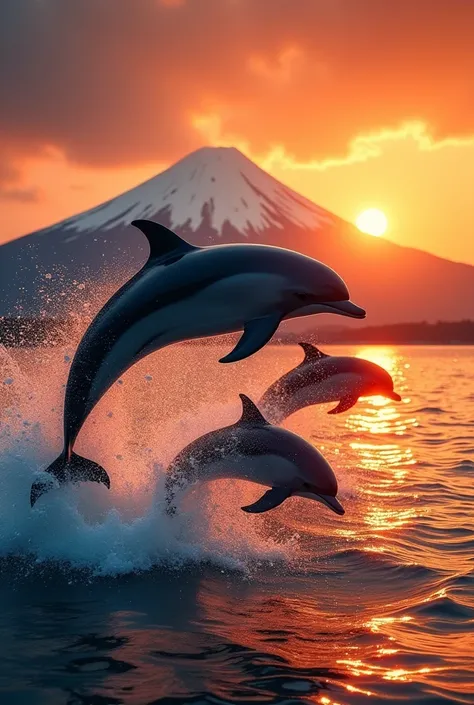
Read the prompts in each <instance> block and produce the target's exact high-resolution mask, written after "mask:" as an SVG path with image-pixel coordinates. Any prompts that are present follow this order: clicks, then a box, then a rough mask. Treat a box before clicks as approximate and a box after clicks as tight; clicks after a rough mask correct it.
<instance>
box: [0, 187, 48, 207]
mask: <svg viewBox="0 0 474 705" xmlns="http://www.w3.org/2000/svg"><path fill="white" fill-rule="evenodd" d="M39 199H40V191H39V189H37V188H9V187H8V186H7V187H1V188H0V201H18V202H19V203H37V202H38V201H39Z"/></svg>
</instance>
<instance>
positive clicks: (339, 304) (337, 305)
mask: <svg viewBox="0 0 474 705" xmlns="http://www.w3.org/2000/svg"><path fill="white" fill-rule="evenodd" d="M327 305H328V306H330V307H331V308H333V309H335V311H336V312H337V313H339V314H341V316H349V318H365V317H366V315H367V314H366V311H365V309H363V308H361V307H360V306H357V305H356V304H353V303H352V301H335V302H331V303H329V304H327Z"/></svg>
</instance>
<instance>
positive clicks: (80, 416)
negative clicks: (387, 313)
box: [30, 220, 365, 506]
mask: <svg viewBox="0 0 474 705" xmlns="http://www.w3.org/2000/svg"><path fill="white" fill-rule="evenodd" d="M132 225H133V226H135V227H136V228H138V229H139V230H141V232H142V233H143V234H144V235H145V237H146V238H147V240H148V244H149V247H150V255H149V258H148V260H147V262H146V263H145V265H144V266H143V267H142V269H141V270H140V271H139V272H137V274H135V275H134V276H133V277H132V278H131V279H130V280H129V281H128V282H126V283H125V284H124V285H123V286H122V287H121V288H120V289H119V290H118V291H117V292H116V293H115V294H114V295H113V296H112V297H111V298H110V299H109V300H108V301H107V303H106V304H105V306H104V307H103V308H102V309H101V310H100V311H99V313H98V314H97V315H96V317H95V318H94V320H93V321H92V323H91V324H90V325H89V328H88V329H87V330H86V332H85V334H84V336H83V338H82V340H81V342H80V343H79V346H78V348H77V351H76V354H75V356H74V359H73V361H72V364H71V368H70V371H69V377H68V381H67V385H66V394H65V401H64V433H63V436H64V439H63V440H64V445H63V450H62V452H61V455H60V456H59V457H58V458H57V459H56V460H55V461H54V462H53V463H52V464H51V465H50V466H49V467H48V468H46V471H47V472H48V473H50V475H52V478H50V480H51V481H50V482H45V481H44V480H38V481H36V482H35V483H34V484H33V486H32V488H31V495H30V501H31V505H32V506H33V505H34V504H35V502H36V501H37V499H38V497H40V496H41V495H42V494H43V493H44V492H45V491H47V490H48V489H50V487H51V486H52V481H53V478H55V479H56V481H57V482H58V483H59V484H62V483H64V482H67V481H72V482H81V481H87V480H90V481H93V482H100V483H103V484H104V485H106V487H108V488H109V487H110V479H109V477H108V474H107V472H106V471H105V470H104V469H103V468H102V467H101V466H100V465H97V464H96V463H94V462H92V461H91V460H88V459H87V458H83V457H81V456H80V455H77V454H76V453H74V452H73V447H74V443H75V441H76V438H77V436H78V434H79V431H80V430H81V428H82V426H83V424H84V422H85V420H86V418H87V417H88V415H89V414H90V413H91V411H92V409H93V408H94V407H95V405H96V404H97V402H98V401H99V400H100V399H101V397H102V396H103V395H104V394H105V393H106V391H107V390H108V389H109V387H110V386H111V385H112V384H113V383H114V382H115V381H116V380H117V379H118V378H119V377H120V375H122V374H124V372H126V370H128V369H129V368H130V367H131V366H132V365H134V364H135V363H136V362H138V361H139V360H141V359H142V358H144V357H145V356H146V355H149V354H150V353H153V352H155V351H156V350H159V349H160V348H163V347H165V346H166V345H171V344H172V343H178V342H181V341H184V340H190V339H193V338H203V337H208V336H215V335H221V334H223V333H233V332H236V331H240V330H242V329H243V331H244V332H243V335H242V337H241V338H240V340H239V341H238V343H237V345H236V346H235V348H234V350H232V352H230V353H229V354H228V355H226V356H225V357H223V358H222V359H221V360H220V362H224V363H227V362H235V361H237V360H243V359H244V358H246V357H248V356H249V355H253V353H255V352H257V350H260V348H262V347H263V346H264V345H265V344H266V343H267V342H268V341H269V340H270V338H271V337H272V336H273V334H274V333H275V331H276V329H277V328H278V326H279V324H280V322H281V321H282V319H284V318H293V317H296V316H306V315H311V314H313V313H323V312H332V313H337V314H340V315H343V316H351V317H354V318H364V317H365V311H364V310H363V309H362V308H360V307H359V306H356V305H355V304H353V303H352V302H351V301H350V300H349V292H348V290H347V286H346V284H345V283H344V281H343V280H342V279H341V277H340V276H339V275H338V274H336V272H334V271H333V270H332V269H330V268H329V267H327V266H326V265H324V264H322V263H321V262H318V261H316V260H314V259H311V258H310V257H306V256H304V255H301V254H299V253H297V252H293V251H291V250H285V249H283V248H279V247H272V246H269V245H247V244H230V245H217V246H211V247H195V246H193V245H190V244H189V243H188V242H185V241H184V240H183V239H181V238H180V237H179V236H178V235H176V234H175V233H174V232H172V231H171V230H169V229H168V228H165V227H164V226H163V225H159V224H158V223H154V222H152V221H149V220H134V221H133V222H132Z"/></svg>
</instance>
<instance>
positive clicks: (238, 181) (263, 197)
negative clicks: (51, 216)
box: [57, 147, 336, 241]
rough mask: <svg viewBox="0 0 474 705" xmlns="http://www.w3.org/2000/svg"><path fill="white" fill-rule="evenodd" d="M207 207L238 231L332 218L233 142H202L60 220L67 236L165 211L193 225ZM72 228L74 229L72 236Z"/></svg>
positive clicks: (212, 217) (173, 223) (215, 221)
mask: <svg viewBox="0 0 474 705" xmlns="http://www.w3.org/2000/svg"><path fill="white" fill-rule="evenodd" d="M204 209H207V214H208V218H209V221H210V225H211V226H212V228H213V229H214V230H215V231H216V232H217V233H218V234H219V235H222V232H223V227H224V224H225V223H229V224H230V225H231V226H232V227H234V228H235V229H237V230H238V231H240V232H241V233H244V234H246V233H248V232H251V231H253V232H256V233H258V232H261V231H263V230H265V229H266V228H268V227H276V228H280V229H281V228H283V227H284V224H285V223H288V221H289V222H290V223H293V224H295V225H297V226H299V227H302V228H307V229H313V228H318V227H321V225H323V224H332V223H334V221H335V220H336V219H335V218H334V217H333V216H331V214H330V213H328V212H327V211H325V210H323V209H322V208H319V207H318V206H316V205H315V204H314V203H312V202H311V201H309V200H308V199H306V198H304V197H303V196H300V195H299V194H297V193H296V192H295V191H292V190H291V189H290V188H288V187H287V186H284V185H283V184H282V183H280V182H279V181H277V180H276V179H274V178H273V177H272V176H270V175H269V174H267V173H266V172H265V171H263V169H260V167H258V166H257V165H256V164H254V163H253V162H252V161H250V159H248V158H247V157H245V156H244V155H243V154H242V153H241V152H239V151H238V150H237V149H235V148H234V147H202V148H201V149H198V150H196V151H195V152H192V153H191V154H189V155H188V156H186V157H184V158H183V159H181V160H180V161H179V162H177V163H176V164H174V165H173V166H171V167H170V168H169V169H166V171H163V172H162V173H161V174H158V175H157V176H154V177H153V178H151V179H149V180H148V181H145V183H143V184H141V185H139V186H136V187H135V188H132V189H131V190H130V191H127V192H126V193H124V194H122V195H121V196H117V197H116V198H114V199H112V200H110V201H107V202H106V203H104V204H102V205H100V206H97V207H96V208H93V209H91V210H89V211H85V212H84V213H81V214H79V215H77V216H74V217H72V218H69V219H68V220H66V221H63V222H62V223H60V224H58V226H57V227H59V226H60V227H61V228H62V229H65V230H67V231H68V237H67V238H66V241H68V240H73V239H76V237H77V236H78V235H79V234H81V233H84V232H90V231H96V230H110V229H112V228H115V227H117V226H125V225H128V224H129V223H130V222H131V221H132V220H135V219H139V218H150V219H153V218H154V217H155V216H156V215H157V214H160V215H161V214H163V213H165V212H166V214H167V216H168V218H169V224H170V227H171V228H179V227H182V226H187V227H189V228H191V230H193V231H194V230H197V229H198V228H199V226H200V225H201V223H202V221H203V217H204ZM71 231H73V232H75V234H73V235H72V236H71Z"/></svg>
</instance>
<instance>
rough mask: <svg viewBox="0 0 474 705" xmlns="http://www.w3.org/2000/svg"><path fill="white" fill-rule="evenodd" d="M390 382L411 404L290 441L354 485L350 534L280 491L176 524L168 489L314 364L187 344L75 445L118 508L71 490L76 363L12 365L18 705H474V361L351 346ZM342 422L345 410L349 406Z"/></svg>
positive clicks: (10, 486)
mask: <svg viewBox="0 0 474 705" xmlns="http://www.w3.org/2000/svg"><path fill="white" fill-rule="evenodd" d="M323 349H325V350H326V351H327V352H333V353H337V352H339V353H344V354H357V355H360V356H361V357H366V358H367V359H371V360H373V361H375V362H377V363H379V364H381V365H383V366H384V367H386V368H387V369H388V370H389V371H390V372H391V374H392V375H393V377H394V379H395V388H396V390H397V391H399V392H400V393H401V394H402V397H403V402H402V403H399V404H397V403H394V402H387V401H386V400H382V399H379V398H374V399H366V400H362V401H361V402H359V403H358V405H357V406H356V407H354V408H353V409H351V410H350V411H349V412H347V413H345V414H343V415H340V416H328V415H327V413H326V412H327V411H328V409H329V408H331V405H324V406H320V407H313V408H311V409H306V410H303V411H300V412H298V414H295V415H294V416H293V417H291V418H290V419H288V420H287V421H286V422H285V424H284V425H285V426H286V427H287V428H289V429H291V430H293V431H295V432H297V433H299V434H300V435H302V436H303V437H304V438H306V439H308V440H310V441H311V442H312V443H314V444H315V445H316V446H317V447H318V448H319V449H320V450H321V451H322V452H323V453H324V454H325V455H326V457H327V458H328V459H329V461H330V462H331V464H332V465H333V467H334V470H335V472H336V475H337V477H338V481H339V498H340V500H341V502H342V503H343V505H344V506H345V509H346V514H345V516H343V517H338V516H336V515H335V514H333V513H331V512H329V511H328V510H327V509H325V508H324V507H322V506H321V505H319V504H318V503H316V502H311V501H308V500H305V499H301V498H291V499H290V500H288V501H287V502H285V504H284V505H283V506H281V507H279V508H278V509H276V510H274V511H272V512H270V513H268V514H264V515H253V516H252V515H247V514H245V513H244V512H242V511H241V509H240V507H241V506H242V505H243V504H244V503H248V502H250V501H252V500H254V499H256V498H257V497H258V496H259V493H261V492H262V490H261V488H259V487H258V486H256V485H250V484H246V483H243V482H227V481H219V482H215V483H212V484H209V485H203V486H201V487H197V488H193V489H192V490H190V491H189V493H188V494H187V495H186V497H185V499H184V501H183V503H182V506H181V508H180V509H181V511H180V513H179V514H178V515H177V516H176V517H172V518H169V517H164V516H163V478H164V469H165V468H166V466H167V464H168V463H169V462H170V460H171V459H172V458H173V457H174V455H175V454H176V453H177V452H178V451H179V450H181V448H182V447H183V446H184V445H185V444H187V443H188V442H189V441H191V440H193V439H194V438H196V437H197V436H199V435H201V434H202V433H204V432H206V431H209V430H211V429H213V428H218V427H220V426H222V425H225V424H227V423H231V422H233V421H235V420H236V419H237V418H238V417H239V415H240V406H239V405H240V402H239V399H238V394H239V393H245V394H248V395H249V396H250V397H251V398H253V399H254V400H255V401H258V399H259V397H260V395H261V394H262V393H263V391H264V389H265V388H266V386H267V385H268V384H270V383H271V382H273V381H274V380H275V379H276V378H277V377H278V376H279V375H280V374H282V373H283V372H285V371H286V370H288V369H290V368H291V367H292V366H293V365H294V364H295V363H297V362H298V361H299V360H300V359H301V350H300V349H299V348H297V347H283V346H267V347H266V348H265V349H264V350H263V351H261V352H260V353H258V354H257V355H255V356H253V357H252V358H250V359H249V360H246V361H243V362H241V363H237V364H234V365H227V366H225V365H219V364H218V362H217V360H218V358H219V357H221V356H222V354H223V352H224V348H222V349H221V348H218V347H198V346H175V347H174V348H169V349H166V350H163V351H161V352H159V353H157V354H155V355H154V356H152V357H149V358H147V359H146V360H144V361H142V362H141V363H140V364H139V365H137V366H136V367H135V368H133V369H132V370H130V371H129V372H128V373H127V374H126V375H125V376H124V377H123V379H122V380H119V382H118V383H117V384H115V385H114V387H113V388H112V389H111V390H110V392H109V393H108V394H107V395H106V397H105V398H104V399H102V400H101V402H100V403H99V405H98V407H97V408H96V409H95V411H94V413H93V414H92V415H91V417H90V419H89V420H88V422H87V424H86V426H85V427H84V429H83V432H82V434H81V436H80V439H79V442H78V444H77V450H78V452H80V453H82V454H85V455H88V456H89V457H92V458H93V459H95V460H97V461H98V462H100V463H101V464H102V465H104V467H106V468H107V470H108V471H109V474H110V476H111V479H112V488H111V490H110V491H107V490H106V489H105V488H103V487H97V486H94V485H91V484H87V485H82V486H80V487H76V488H74V487H65V488H61V489H60V490H57V491H53V492H51V493H50V494H48V495H47V496H45V497H44V498H42V500H41V501H40V502H38V505H37V507H36V508H35V509H34V510H33V511H32V510H31V509H30V507H29V501H28V497H29V490H30V486H31V481H32V478H33V477H34V475H35V473H36V472H37V471H38V470H40V469H41V468H43V467H44V466H45V465H46V464H48V463H49V462H51V461H52V460H53V458H54V457H55V456H56V455H57V453H58V452H59V450H60V445H61V439H60V430H61V422H62V408H61V397H62V394H63V391H64V390H63V386H62V385H63V384H64V383H65V380H66V377H67V372H68V368H69V365H70V360H71V356H72V354H73V348H72V349H62V348H59V347H51V348H44V349H34V350H15V351H9V350H5V349H2V350H0V402H1V403H0V412H1V413H0V420H1V426H0V568H1V574H0V599H1V605H2V609H1V611H0V643H1V645H2V656H1V659H0V703H1V705H63V704H66V703H67V704H68V705H79V704H81V705H106V704H107V705H119V704H122V703H123V704H124V705H151V704H152V703H153V704H157V703H163V705H168V704H171V703H210V704H215V705H218V704H219V703H281V704H283V703H284V704H285V705H291V704H293V703H294V704H295V705H296V704H297V703H321V704H323V705H336V704H337V703H339V705H346V704H353V705H356V704H357V705H358V704H362V703H364V704H365V703H402V702H407V703H408V702H410V703H420V704H421V703H423V704H425V705H438V704H439V705H442V704H445V703H474V675H473V671H474V656H473V654H474V572H473V571H474V510H473V499H474V462H473V460H474V382H473V380H474V349H473V348H468V347H364V346H358V347H347V348H341V347H331V346H325V347H324V348H323ZM333 406H334V405H333Z"/></svg>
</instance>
